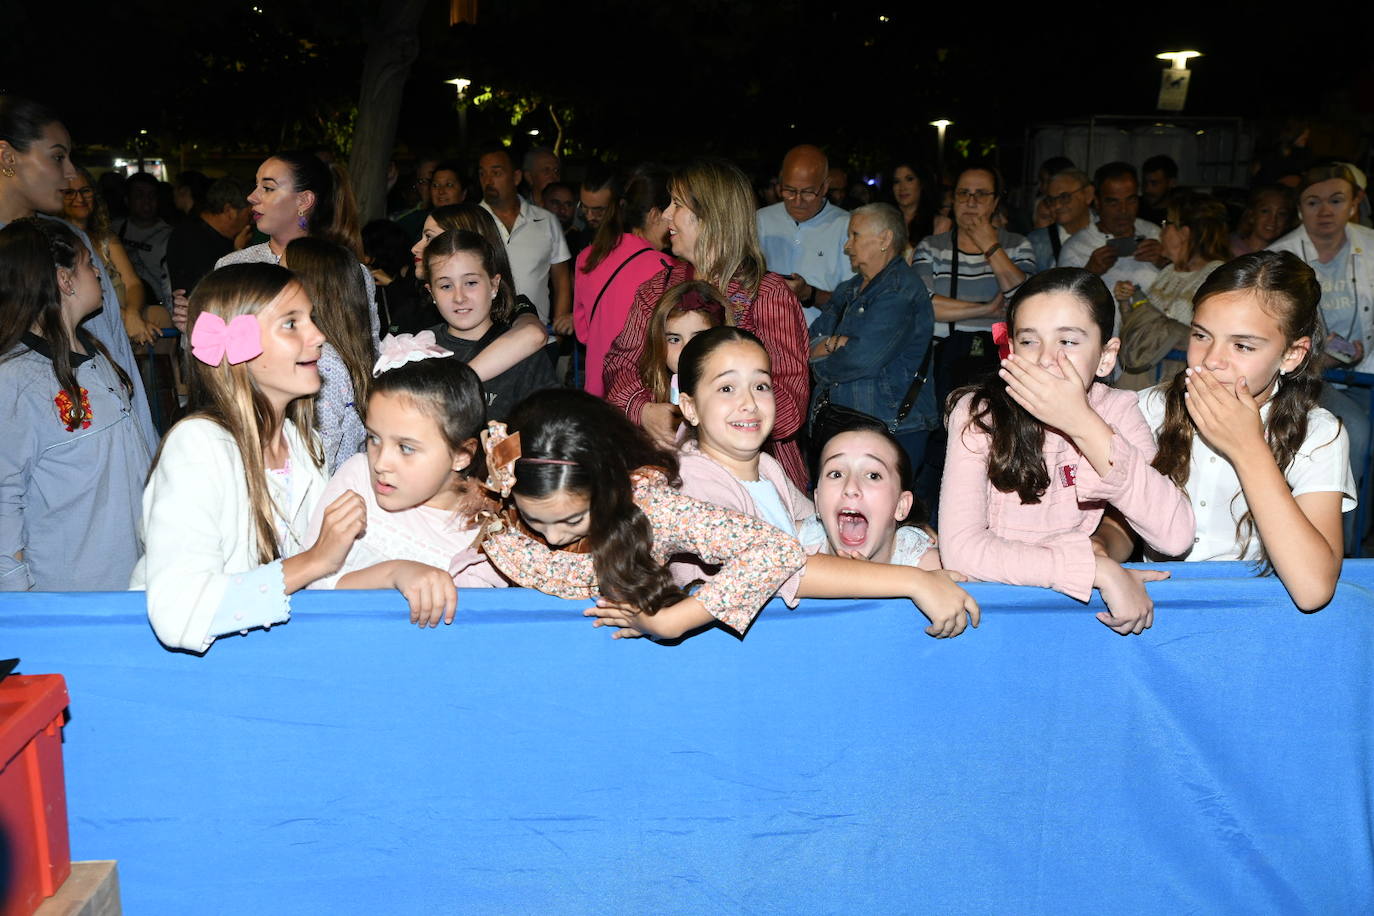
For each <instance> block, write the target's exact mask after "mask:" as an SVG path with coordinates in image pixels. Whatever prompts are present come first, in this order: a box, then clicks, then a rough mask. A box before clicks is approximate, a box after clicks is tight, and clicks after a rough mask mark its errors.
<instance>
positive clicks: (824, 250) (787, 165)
mask: <svg viewBox="0 0 1374 916" xmlns="http://www.w3.org/2000/svg"><path fill="white" fill-rule="evenodd" d="M829 174H830V163H829V161H828V160H827V159H826V157H825V153H823V152H821V151H820V149H818V148H817V147H814V146H798V147H794V148H793V149H791V150H789V151H788V153H787V155H786V156H785V157H784V158H783V160H782V171H781V172H780V173H779V174H778V194H779V195H780V196H781V197H782V200H781V201H779V202H778V203H776V204H773V205H772V206H771V207H764V208H763V209H762V210H759V212H758V226H759V242H760V244H761V246H762V247H763V257H764V260H765V261H766V262H767V264H768V269H769V270H771V271H773V272H774V273H780V274H782V275H783V276H784V277H786V278H787V285H788V286H790V287H791V288H792V292H794V293H796V295H797V298H798V299H800V300H801V304H802V307H803V310H804V311H805V314H806V323H807V324H810V323H811V322H812V321H814V320H816V318H817V317H818V316H819V315H820V313H821V312H820V307H822V306H824V305H825V304H826V303H827V302H829V301H830V294H831V293H832V292H834V291H835V287H837V286H839V285H840V284H841V283H843V282H844V281H845V280H848V279H849V278H850V277H852V276H854V271H852V270H850V268H849V258H848V257H847V256H846V255H845V253H844V243H845V240H846V238H847V237H848V235H849V213H848V211H846V210H841V209H840V208H839V207H837V206H835V205H834V204H832V203H830V202H829V200H828V199H827V198H826V192H827V191H829V190H830V180H829Z"/></svg>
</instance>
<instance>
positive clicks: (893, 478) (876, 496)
mask: <svg viewBox="0 0 1374 916" xmlns="http://www.w3.org/2000/svg"><path fill="white" fill-rule="evenodd" d="M914 498H915V497H913V496H912V494H911V491H910V490H903V489H902V480H901V475H900V474H899V473H898V471H897V454H896V450H895V449H894V448H893V445H892V443H891V442H889V441H887V440H886V439H884V438H883V437H882V436H879V435H877V434H876V433H871V432H863V431H860V432H850V433H840V434H839V435H837V436H834V437H833V438H831V440H830V441H829V442H827V443H826V444H825V448H824V449H822V450H821V463H820V480H818V481H817V482H816V512H817V513H818V514H819V515H820V517H821V524H822V525H824V526H825V534H826V537H827V538H829V540H830V548H831V550H833V551H834V552H835V553H837V554H839V553H858V554H860V555H861V556H863V557H865V558H867V559H869V560H874V561H876V562H879V563H886V562H888V561H889V560H890V559H891V558H892V544H893V540H894V539H895V537H896V533H897V522H898V520H900V519H903V518H905V517H906V515H907V513H908V512H910V511H911V502H912V500H913V499H914Z"/></svg>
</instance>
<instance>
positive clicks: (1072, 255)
mask: <svg viewBox="0 0 1374 916" xmlns="http://www.w3.org/2000/svg"><path fill="white" fill-rule="evenodd" d="M1135 234H1136V235H1138V236H1143V237H1144V238H1147V239H1157V238H1159V227H1158V226H1156V225H1155V224H1154V223H1151V222H1149V221H1147V220H1143V219H1138V220H1136V221H1135ZM1105 244H1107V234H1106V233H1105V232H1103V231H1102V230H1101V229H1099V228H1097V223H1096V222H1092V223H1088V226H1087V228H1085V229H1080V230H1079V231H1078V232H1075V233H1074V234H1073V237H1072V238H1070V239H1069V240H1068V241H1067V242H1065V243H1064V247H1063V248H1060V249H1059V266H1060V267H1087V266H1088V259H1089V258H1091V257H1092V256H1093V252H1094V251H1096V250H1097V249H1099V248H1101V247H1102V246H1103V245H1105ZM1157 276H1159V268H1158V267H1156V266H1154V265H1153V264H1151V263H1150V262H1148V261H1137V260H1136V259H1135V258H1134V257H1129V258H1117V259H1116V263H1115V264H1113V265H1112V269H1111V270H1109V271H1107V272H1106V273H1105V274H1103V275H1102V282H1103V283H1105V284H1107V292H1109V293H1112V294H1113V295H1115V292H1116V283H1117V281H1118V280H1129V281H1130V282H1132V283H1134V284H1136V285H1137V286H1139V287H1140V288H1141V290H1148V289H1149V288H1150V284H1151V283H1153V282H1155V277H1157ZM1116 330H1118V331H1120V330H1121V316H1120V315H1119V314H1118V315H1117V316H1116Z"/></svg>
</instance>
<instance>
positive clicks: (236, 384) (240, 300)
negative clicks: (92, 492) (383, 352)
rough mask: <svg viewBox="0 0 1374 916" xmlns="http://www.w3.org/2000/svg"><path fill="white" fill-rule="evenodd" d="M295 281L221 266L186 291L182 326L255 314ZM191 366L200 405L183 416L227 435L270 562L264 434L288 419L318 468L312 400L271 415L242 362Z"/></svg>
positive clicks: (273, 269)
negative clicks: (209, 423)
mask: <svg viewBox="0 0 1374 916" xmlns="http://www.w3.org/2000/svg"><path fill="white" fill-rule="evenodd" d="M296 282H297V281H296V279H295V278H294V277H293V276H292V275H291V272H290V271H289V270H287V269H286V268H284V267H278V266H277V265H275V264H234V265H231V266H228V267H221V268H220V269H219V270H216V271H214V272H213V273H211V274H210V275H209V276H207V277H206V278H205V279H204V280H201V281H200V283H199V284H197V285H196V288H195V291H194V292H193V293H192V294H191V303H190V315H189V316H188V317H187V321H186V326H187V327H188V328H194V327H195V324H196V321H197V320H198V319H199V318H200V316H201V314H202V313H205V312H209V313H210V314H212V315H218V316H219V317H220V318H223V319H224V321H225V322H226V323H228V322H229V321H231V320H233V319H234V318H235V317H237V316H239V315H256V314H257V313H259V312H261V311H262V310H263V309H264V308H266V307H267V306H268V304H270V303H271V302H273V301H274V300H275V299H276V298H277V297H278V296H280V295H282V294H283V293H284V292H286V290H287V289H288V287H290V286H291V285H292V284H295V283H296ZM191 366H192V373H193V376H194V378H195V381H196V391H197V394H198V396H199V397H198V400H199V403H200V406H199V408H198V409H197V410H196V411H195V412H194V413H192V414H191V415H190V416H189V417H188V418H187V419H190V418H191V417H201V418H204V419H207V420H211V421H213V422H215V423H218V424H219V425H220V426H222V427H223V428H224V429H225V431H226V432H228V433H229V435H230V436H231V437H233V439H234V444H235V445H237V446H238V449H239V455H240V456H241V457H242V459H243V472H244V478H245V481H244V482H245V483H246V484H247V485H248V504H249V507H250V509H251V510H252V513H253V520H254V529H255V533H256V535H257V547H258V560H259V562H261V563H270V562H272V561H273V560H275V559H277V557H278V556H280V551H279V550H278V549H277V526H276V521H275V519H276V516H277V515H279V514H280V510H278V508H277V507H276V504H275V503H274V502H273V501H272V494H271V490H270V489H269V487H268V485H267V459H266V458H265V457H264V452H265V449H266V446H267V442H268V440H269V438H270V437H271V436H272V435H273V434H274V433H275V432H276V431H277V430H278V429H279V428H280V427H281V425H282V423H283V422H284V421H285V420H288V419H289V420H290V421H291V422H292V423H294V424H295V425H296V431H297V432H298V433H299V434H300V437H301V439H302V440H304V442H305V443H306V445H307V447H308V448H309V449H310V457H311V459H312V460H313V461H314V462H315V466H316V467H320V468H322V467H324V449H323V448H321V446H320V444H319V441H318V440H317V439H316V437H315V434H314V433H315V399H314V398H313V397H308V398H297V399H296V400H294V401H292V402H291V403H290V405H288V406H287V408H286V416H284V417H278V416H274V415H273V412H272V405H271V404H270V403H269V402H268V400H267V397H266V396H265V395H263V394H262V392H260V391H259V390H258V388H257V385H256V384H255V383H254V382H253V377H252V375H251V374H250V373H249V371H248V364H247V363H238V364H237V365H233V366H231V365H229V361H228V360H227V359H221V360H220V362H219V365H217V366H209V365H206V364H205V363H203V362H201V361H199V360H194V359H193V360H192V361H191ZM160 458H161V449H159V450H158V457H157V458H155V459H154V460H153V467H154V468H156V467H157V461H158V459H160ZM149 473H150V474H151V471H150V472H149Z"/></svg>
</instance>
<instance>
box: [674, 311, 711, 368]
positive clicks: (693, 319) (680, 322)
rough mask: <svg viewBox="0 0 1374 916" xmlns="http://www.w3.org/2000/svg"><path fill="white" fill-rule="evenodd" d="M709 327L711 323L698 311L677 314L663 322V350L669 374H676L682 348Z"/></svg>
mask: <svg viewBox="0 0 1374 916" xmlns="http://www.w3.org/2000/svg"><path fill="white" fill-rule="evenodd" d="M710 327H711V322H710V321H708V320H707V318H706V313H705V312H703V311H701V310H700V309H693V310H692V311H690V312H677V313H675V314H673V315H670V316H669V317H668V320H667V321H665V322H663V348H664V352H665V355H666V357H667V363H668V371H669V372H677V359H678V357H679V356H681V355H682V348H683V347H685V346H687V344H689V343H691V342H692V338H693V337H696V336H697V335H698V334H700V333H701V332H702V331H705V330H706V329H707V328H710Z"/></svg>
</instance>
